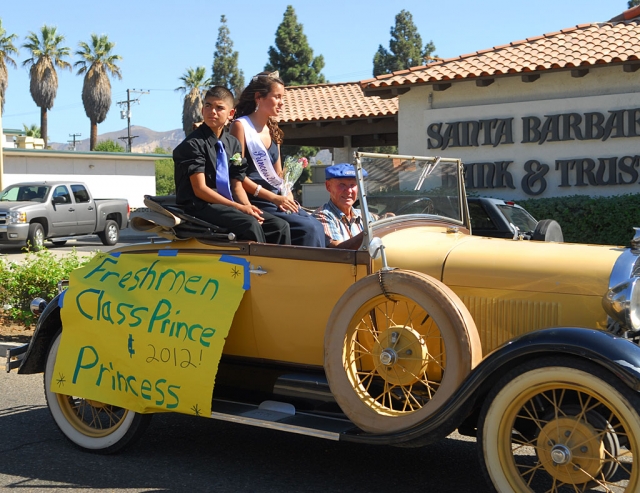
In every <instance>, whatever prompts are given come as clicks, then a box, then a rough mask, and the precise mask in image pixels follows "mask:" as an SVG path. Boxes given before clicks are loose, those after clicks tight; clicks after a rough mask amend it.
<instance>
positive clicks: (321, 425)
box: [211, 399, 357, 440]
mask: <svg viewBox="0 0 640 493" xmlns="http://www.w3.org/2000/svg"><path fill="white" fill-rule="evenodd" d="M211 410H212V412H211V417H212V418H213V419H218V420H221V421H229V422H231V423H240V424H244V425H250V426H257V427H259V428H268V429H272V430H279V431H286V432H289V433H297V434H299V435H306V436H312V437H316V438H324V439H327V440H340V435H342V434H343V433H345V432H347V431H351V430H354V429H357V428H356V426H355V425H354V424H353V423H352V422H351V421H349V420H347V419H340V418H334V417H330V416H319V415H317V414H310V413H302V412H296V409H295V407H294V406H293V405H292V404H289V403H286V402H277V401H264V402H262V403H261V404H260V405H259V406H255V405H251V404H243V403H237V402H231V401H224V400H217V399H214V400H213V404H212V407H211Z"/></svg>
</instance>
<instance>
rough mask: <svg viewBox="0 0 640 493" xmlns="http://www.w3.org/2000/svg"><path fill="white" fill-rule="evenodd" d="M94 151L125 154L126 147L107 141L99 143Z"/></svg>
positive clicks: (113, 141)
mask: <svg viewBox="0 0 640 493" xmlns="http://www.w3.org/2000/svg"><path fill="white" fill-rule="evenodd" d="M93 150H94V151H96V152H124V147H122V146H121V145H120V144H118V143H117V142H116V141H115V140H111V139H107V140H101V141H100V142H98V143H97V144H96V146H95V148H94V149H93Z"/></svg>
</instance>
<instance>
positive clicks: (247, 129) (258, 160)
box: [238, 116, 284, 190]
mask: <svg viewBox="0 0 640 493" xmlns="http://www.w3.org/2000/svg"><path fill="white" fill-rule="evenodd" d="M238 121H239V122H242V126H243V127H244V141H245V143H246V144H247V149H248V151H249V154H251V158H252V159H253V162H254V163H255V164H256V169H257V170H258V173H259V174H260V176H261V177H262V179H263V180H265V181H266V182H267V183H268V184H269V185H271V186H272V187H274V188H277V189H278V190H281V189H282V186H283V184H284V181H283V180H282V178H280V177H279V176H278V174H277V173H276V170H275V169H274V168H273V163H272V162H271V156H269V153H268V152H267V150H266V149H265V147H264V144H263V143H262V141H261V140H260V136H259V135H258V132H256V129H255V128H254V126H253V123H251V120H249V117H248V116H242V117H240V118H238Z"/></svg>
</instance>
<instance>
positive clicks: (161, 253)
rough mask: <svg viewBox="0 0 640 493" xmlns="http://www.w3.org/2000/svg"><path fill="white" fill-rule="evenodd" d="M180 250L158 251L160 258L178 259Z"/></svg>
mask: <svg viewBox="0 0 640 493" xmlns="http://www.w3.org/2000/svg"><path fill="white" fill-rule="evenodd" d="M177 256H178V250H158V257H177Z"/></svg>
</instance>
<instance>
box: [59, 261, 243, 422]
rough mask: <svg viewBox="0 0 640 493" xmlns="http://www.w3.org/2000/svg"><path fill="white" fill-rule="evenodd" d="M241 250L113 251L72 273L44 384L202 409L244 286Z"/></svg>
mask: <svg viewBox="0 0 640 493" xmlns="http://www.w3.org/2000/svg"><path fill="white" fill-rule="evenodd" d="M246 289H249V263H248V261H247V260H246V259H243V258H241V257H233V256H229V255H222V256H206V257H203V256H187V255H180V254H179V252H178V251H177V250H161V251H160V253H159V254H158V255H156V254H153V255H152V254H126V253H125V254H122V255H119V254H112V255H102V256H99V257H96V258H94V259H93V260H92V261H91V262H90V263H89V264H87V265H86V266H84V267H82V268H80V269H78V270H76V271H74V272H73V273H72V274H71V277H70V282H69V288H68V289H67V291H66V292H65V293H64V298H62V302H61V303H62V310H61V317H62V325H63V331H62V339H61V342H60V348H59V351H58V356H57V359H56V364H55V369H54V378H53V379H52V382H51V387H52V388H51V390H52V391H53V392H57V393H61V394H65V395H74V396H78V397H83V398H85V399H92V400H96V401H99V402H103V403H106V404H111V405H114V406H119V407H122V408H125V409H130V410H132V411H135V412H139V413H146V412H156V411H174V412H182V413H188V414H196V415H204V416H210V415H211V396H212V393H213V386H214V382H215V376H216V373H217V371H218V363H219V362H220V357H221V355H222V348H223V346H224V342H225V339H226V337H227V335H228V333H229V328H230V327H231V322H232V320H233V316H234V314H235V312H236V310H237V308H238V305H239V304H240V300H241V298H242V295H243V294H244V290H246Z"/></svg>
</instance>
